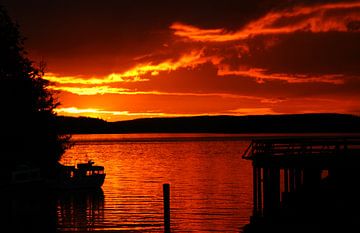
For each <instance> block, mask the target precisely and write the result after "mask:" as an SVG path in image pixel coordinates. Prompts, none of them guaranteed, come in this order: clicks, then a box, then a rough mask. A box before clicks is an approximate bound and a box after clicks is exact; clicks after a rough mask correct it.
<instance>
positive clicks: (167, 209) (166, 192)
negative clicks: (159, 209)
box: [163, 184, 170, 233]
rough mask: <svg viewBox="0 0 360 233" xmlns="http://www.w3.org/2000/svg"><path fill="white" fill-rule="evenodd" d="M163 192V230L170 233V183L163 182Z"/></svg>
mask: <svg viewBox="0 0 360 233" xmlns="http://www.w3.org/2000/svg"><path fill="white" fill-rule="evenodd" d="M163 194H164V232H165V233H170V184H163Z"/></svg>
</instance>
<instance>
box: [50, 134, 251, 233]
mask: <svg viewBox="0 0 360 233" xmlns="http://www.w3.org/2000/svg"><path fill="white" fill-rule="evenodd" d="M249 140H250V139H249V137H246V136H241V135H221V134H125V135H119V134H112V135H109V134H108V135H73V141H74V142H75V145H74V146H73V147H72V148H71V149H69V150H68V151H67V152H66V153H65V155H64V156H63V159H62V163H63V164H67V165H72V164H75V163H78V162H86V161H88V160H89V159H92V160H93V161H95V163H96V164H98V165H103V166H105V172H106V174H107V176H106V179H105V183H104V185H103V187H102V190H101V191H99V192H93V193H81V192H77V193H65V194H61V195H59V198H58V200H57V228H58V229H59V230H60V231H61V232H62V231H123V232H162V231H163V202H162V198H163V196H162V195H163V194H162V184H164V183H169V184H170V193H171V201H170V202H171V229H172V232H239V231H240V230H241V228H242V227H243V226H244V225H245V224H247V223H248V222H249V217H250V215H251V213H252V166H251V162H249V161H246V160H243V159H242V158H241V155H242V153H243V151H244V150H245V149H246V147H247V146H248V144H249Z"/></svg>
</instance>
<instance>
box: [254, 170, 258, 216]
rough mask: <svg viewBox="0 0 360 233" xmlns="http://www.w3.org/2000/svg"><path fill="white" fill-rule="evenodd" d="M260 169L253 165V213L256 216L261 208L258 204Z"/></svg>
mask: <svg viewBox="0 0 360 233" xmlns="http://www.w3.org/2000/svg"><path fill="white" fill-rule="evenodd" d="M257 182H258V169H257V167H255V165H253V205H254V206H253V207H254V209H253V215H254V216H257V215H258V209H259V206H258V202H257V201H258V190H257V188H258V184H257Z"/></svg>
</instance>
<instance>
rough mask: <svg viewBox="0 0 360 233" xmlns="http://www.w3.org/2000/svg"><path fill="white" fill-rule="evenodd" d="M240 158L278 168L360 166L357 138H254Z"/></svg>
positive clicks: (359, 139)
mask: <svg viewBox="0 0 360 233" xmlns="http://www.w3.org/2000/svg"><path fill="white" fill-rule="evenodd" d="M353 155H358V156H353ZM242 157H243V158H244V159H248V160H252V161H253V162H254V163H257V164H261V163H264V164H268V165H269V164H270V163H272V164H273V165H277V166H293V165H297V166H298V165H302V166H306V165H310V166H312V165H314V164H318V165H321V166H333V165H335V164H336V163H338V162H339V161H343V160H347V161H350V160H352V161H355V160H356V161H357V160H359V162H360V136H341V137H335V136H328V137H326V136H323V137H319V136H308V137H303V136H301V137H300V136H299V137H297V136H295V137H267V138H257V139H253V140H252V141H251V143H250V145H249V146H248V148H247V149H246V150H245V152H244V154H243V156H242Z"/></svg>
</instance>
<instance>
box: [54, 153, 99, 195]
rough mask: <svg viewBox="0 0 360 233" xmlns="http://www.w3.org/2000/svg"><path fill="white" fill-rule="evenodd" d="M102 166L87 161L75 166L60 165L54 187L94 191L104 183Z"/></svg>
mask: <svg viewBox="0 0 360 233" xmlns="http://www.w3.org/2000/svg"><path fill="white" fill-rule="evenodd" d="M105 176H106V174H105V172H104V167H103V166H96V165H94V162H93V161H91V160H89V161H88V162H87V163H78V164H77V165H76V166H65V165H62V166H61V168H60V171H59V174H58V176H57V179H56V183H55V187H56V188H60V189H96V188H101V186H102V185H103V183H104V181H105Z"/></svg>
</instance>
